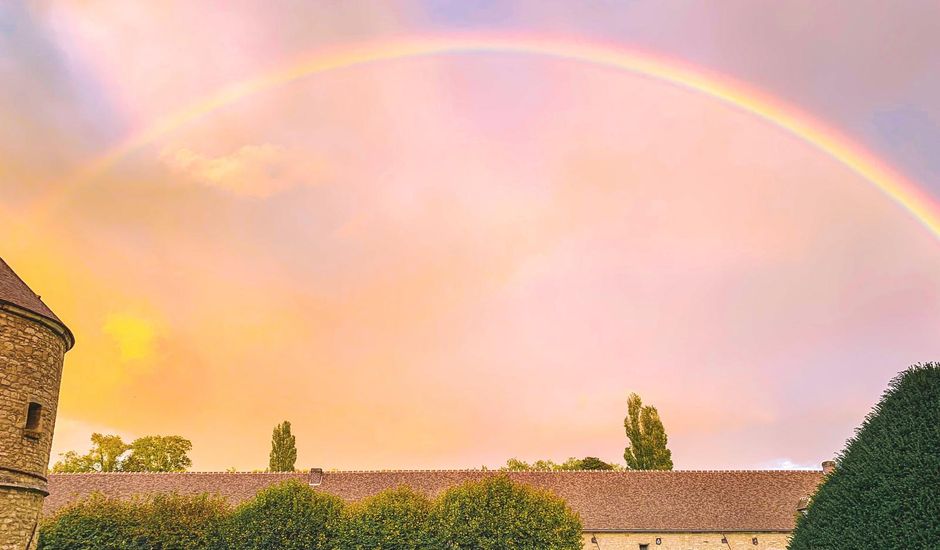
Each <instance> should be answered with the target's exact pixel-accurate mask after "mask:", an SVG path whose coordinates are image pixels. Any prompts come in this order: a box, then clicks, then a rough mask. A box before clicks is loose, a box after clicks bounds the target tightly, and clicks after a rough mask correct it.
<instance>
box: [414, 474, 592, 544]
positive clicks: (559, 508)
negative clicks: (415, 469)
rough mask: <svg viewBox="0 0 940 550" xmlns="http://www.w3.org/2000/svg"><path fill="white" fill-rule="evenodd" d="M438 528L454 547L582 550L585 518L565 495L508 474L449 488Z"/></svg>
mask: <svg viewBox="0 0 940 550" xmlns="http://www.w3.org/2000/svg"><path fill="white" fill-rule="evenodd" d="M433 529H434V532H435V534H436V536H437V537H438V539H439V542H440V546H439V547H440V548H446V549H449V550H471V549H472V550H581V548H582V546H581V520H580V518H579V517H578V515H577V514H575V513H574V512H572V511H571V509H570V508H568V506H567V505H565V502H564V501H563V500H561V499H560V498H558V497H556V496H554V495H552V494H550V493H548V492H547V491H540V490H537V489H533V488H531V487H529V486H526V485H521V484H517V483H513V482H512V481H510V480H509V478H507V477H505V476H496V477H490V478H487V479H484V480H483V481H478V482H473V483H466V484H464V485H461V486H458V487H453V488H451V489H449V490H448V491H446V492H445V493H444V495H443V496H442V497H441V499H440V500H439V502H438V503H437V506H435V509H434V517H433Z"/></svg>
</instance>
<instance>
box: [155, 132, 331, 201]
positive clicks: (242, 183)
mask: <svg viewBox="0 0 940 550" xmlns="http://www.w3.org/2000/svg"><path fill="white" fill-rule="evenodd" d="M160 160H161V161H162V162H163V163H164V164H166V166H167V167H169V169H170V170H171V171H172V172H173V173H174V174H175V175H177V176H181V177H183V178H185V179H189V180H191V181H194V182H197V183H201V184H203V185H206V186H209V187H213V188H217V189H221V190H224V191H229V192H231V193H234V194H236V195H243V196H248V197H268V196H271V195H274V194H277V193H280V192H282V191H285V190H287V189H290V188H293V187H296V186H301V185H315V184H317V183H319V182H320V180H321V179H322V178H323V167H322V164H321V163H318V162H315V161H314V160H312V159H310V157H309V156H307V155H305V154H302V153H300V152H298V151H293V150H289V149H286V148H284V147H278V146H275V145H271V144H264V145H244V146H242V147H240V148H238V149H237V150H235V151H233V152H231V153H229V154H226V155H220V156H208V155H203V154H200V153H197V152H194V151H192V150H190V149H187V148H182V147H181V148H175V149H171V148H168V149H165V150H164V151H163V152H162V153H161V155H160Z"/></svg>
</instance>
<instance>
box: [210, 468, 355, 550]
mask: <svg viewBox="0 0 940 550" xmlns="http://www.w3.org/2000/svg"><path fill="white" fill-rule="evenodd" d="M342 513H343V501H342V500H340V499H339V498H337V497H335V496H332V495H327V494H324V493H319V492H317V491H314V490H313V489H311V488H310V486H309V485H306V484H304V483H300V482H298V481H287V482H284V483H281V484H280V485H275V486H273V487H270V488H268V489H265V490H264V491H261V492H260V493H258V495H257V496H256V497H255V498H254V499H252V500H250V501H248V502H246V503H245V504H243V505H241V506H239V507H238V508H237V509H236V510H235V512H234V513H233V514H232V515H231V517H230V518H229V520H228V521H227V522H226V529H225V541H226V543H227V544H228V548H238V549H240V550H269V549H271V548H278V549H280V550H328V549H333V548H334V547H335V546H336V544H337V543H338V541H339V536H340V534H341V532H342V520H343V517H342Z"/></svg>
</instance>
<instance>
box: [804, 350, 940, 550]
mask: <svg viewBox="0 0 940 550" xmlns="http://www.w3.org/2000/svg"><path fill="white" fill-rule="evenodd" d="M937 541H940V364H937V363H928V364H926V365H915V366H913V367H911V368H910V369H908V370H906V371H904V372H902V373H901V374H900V375H898V376H897V377H896V378H895V379H894V380H892V381H891V384H890V386H889V387H888V390H887V391H886V392H885V394H884V396H883V397H882V399H881V402H879V403H878V404H877V405H876V406H875V408H874V409H873V410H872V412H871V413H870V414H869V415H868V417H867V418H866V419H865V421H864V422H863V423H862V425H861V427H860V428H859V429H858V430H857V431H856V433H855V437H853V438H852V439H850V440H849V441H848V444H847V446H846V448H845V450H844V451H843V452H842V453H841V455H840V456H839V458H838V460H837V464H836V469H835V470H834V471H833V472H832V473H831V474H829V476H828V477H827V479H826V481H825V483H823V485H822V486H820V488H819V490H818V491H817V494H816V496H815V497H813V500H812V501H811V503H810V505H809V509H808V510H807V515H806V516H805V517H803V518H800V519H799V521H798V522H797V527H796V531H795V532H794V535H793V540H792V541H791V543H790V549H791V550H809V549H823V548H825V549H826V550H840V549H855V548H936V547H937V546H936V545H937Z"/></svg>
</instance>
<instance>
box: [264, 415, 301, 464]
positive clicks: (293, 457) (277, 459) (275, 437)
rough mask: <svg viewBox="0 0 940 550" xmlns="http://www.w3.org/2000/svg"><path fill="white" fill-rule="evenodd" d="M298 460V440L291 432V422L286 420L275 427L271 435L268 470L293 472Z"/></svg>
mask: <svg viewBox="0 0 940 550" xmlns="http://www.w3.org/2000/svg"><path fill="white" fill-rule="evenodd" d="M296 462H297V445H296V440H295V438H294V436H293V435H291V433H290V422H288V421H286V420H285V421H284V422H281V423H280V424H278V425H277V426H275V427H274V433H273V434H272V435H271V457H270V461H269V462H268V470H269V471H271V472H293V471H294V463H296Z"/></svg>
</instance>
